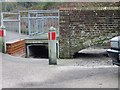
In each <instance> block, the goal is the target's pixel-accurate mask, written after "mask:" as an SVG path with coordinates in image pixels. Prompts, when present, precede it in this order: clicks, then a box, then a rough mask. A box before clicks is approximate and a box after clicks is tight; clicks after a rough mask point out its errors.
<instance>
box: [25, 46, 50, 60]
mask: <svg viewBox="0 0 120 90" xmlns="http://www.w3.org/2000/svg"><path fill="white" fill-rule="evenodd" d="M26 53H27V54H26V57H33V58H48V45H46V44H32V45H27V50H26Z"/></svg>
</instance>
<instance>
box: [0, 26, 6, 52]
mask: <svg viewBox="0 0 120 90" xmlns="http://www.w3.org/2000/svg"><path fill="white" fill-rule="evenodd" d="M5 36H6V28H5V26H1V27H0V43H1V45H0V46H1V47H0V52H3V53H5V52H6V43H5Z"/></svg>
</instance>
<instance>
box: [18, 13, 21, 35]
mask: <svg viewBox="0 0 120 90" xmlns="http://www.w3.org/2000/svg"><path fill="white" fill-rule="evenodd" d="M18 20H19V34H21V25H20V22H21V21H20V13H19V15H18Z"/></svg>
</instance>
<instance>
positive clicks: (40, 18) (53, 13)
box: [19, 10, 59, 38]
mask: <svg viewBox="0 0 120 90" xmlns="http://www.w3.org/2000/svg"><path fill="white" fill-rule="evenodd" d="M19 13H22V15H21V22H24V23H27V26H25V27H27V28H26V29H28V32H27V33H28V35H30V37H32V38H40V35H44V36H45V34H47V33H48V30H49V29H50V27H51V26H53V27H55V28H56V30H57V36H59V10H26V11H20V12H19ZM21 28H22V27H21ZM21 30H22V29H21Z"/></svg>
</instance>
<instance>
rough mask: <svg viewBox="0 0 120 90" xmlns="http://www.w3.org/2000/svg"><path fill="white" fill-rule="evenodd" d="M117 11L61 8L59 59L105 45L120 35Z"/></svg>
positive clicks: (119, 17)
mask: <svg viewBox="0 0 120 90" xmlns="http://www.w3.org/2000/svg"><path fill="white" fill-rule="evenodd" d="M104 9H106V8H104ZM118 11H119V10H114V9H111V10H110V9H109V10H79V9H76V8H75V9H73V8H71V9H70V8H61V10H60V57H61V58H72V56H73V54H74V53H75V52H78V51H79V50H81V49H83V48H86V47H88V46H91V45H95V44H99V45H101V46H103V45H107V44H108V41H109V39H110V38H112V37H114V36H117V35H120V34H119V32H120V27H119V19H120V16H119V12H118Z"/></svg>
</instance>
